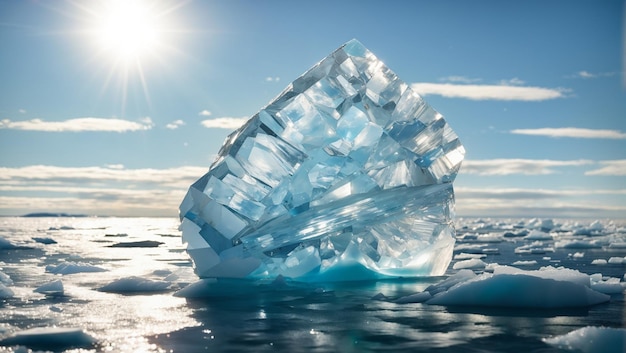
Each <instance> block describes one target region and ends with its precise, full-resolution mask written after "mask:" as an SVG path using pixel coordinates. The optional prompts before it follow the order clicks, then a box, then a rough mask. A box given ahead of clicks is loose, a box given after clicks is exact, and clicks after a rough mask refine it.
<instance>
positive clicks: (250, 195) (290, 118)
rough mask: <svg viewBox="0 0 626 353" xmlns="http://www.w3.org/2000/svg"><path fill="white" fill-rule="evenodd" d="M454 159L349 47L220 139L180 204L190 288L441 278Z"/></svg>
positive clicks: (387, 74)
mask: <svg viewBox="0 0 626 353" xmlns="http://www.w3.org/2000/svg"><path fill="white" fill-rule="evenodd" d="M464 153H465V150H464V149H463V146H462V145H461V143H460V142H459V140H458V138H457V136H456V134H455V133H454V132H453V131H452V129H451V128H450V127H449V126H448V124H447V123H446V122H445V120H444V119H443V117H442V116H441V114H439V113H437V112H436V111H435V110H433V109H432V108H431V107H430V106H429V105H428V104H426V103H425V102H424V100H423V99H422V98H421V97H420V96H418V95H417V94H416V93H414V92H413V91H412V90H411V88H410V87H409V86H408V85H407V84H406V83H404V82H403V81H401V80H400V79H398V77H397V76H396V75H395V74H394V73H393V72H392V71H391V70H389V68H387V67H386V66H385V65H384V64H383V63H382V62H381V61H380V60H378V59H377V58H376V57H375V56H374V55H373V54H372V53H371V52H370V51H368V50H367V49H366V48H365V47H364V46H363V45H362V44H361V43H359V42H358V41H357V40H351V41H349V42H348V43H346V44H345V45H343V46H342V47H340V48H339V49H337V50H336V51H335V52H333V53H332V54H331V55H330V56H328V57H326V58H325V59H324V60H322V61H321V62H320V63H318V64H317V65H315V66H314V67H313V68H311V69H310V70H309V71H307V72H306V73H305V74H304V75H302V76H301V77H299V78H298V79H296V80H295V81H294V82H292V83H291V84H290V85H289V86H288V87H287V88H286V89H285V90H284V91H283V92H282V93H281V94H280V95H279V96H278V97H277V98H276V99H275V100H274V101H272V102H271V103H270V104H269V105H267V106H266V107H265V108H263V109H261V111H259V112H258V113H257V114H255V115H254V116H253V117H252V118H251V119H250V120H248V122H247V123H246V124H245V125H244V126H242V127H241V128H239V129H238V130H236V131H234V132H233V133H232V134H230V135H229V137H228V138H227V139H226V141H225V142H224V145H223V146H222V148H221V150H220V152H219V154H218V157H217V159H216V161H215V162H214V163H213V165H212V166H211V168H210V170H209V172H208V173H207V174H205V175H204V176H203V177H202V178H200V179H199V180H198V181H196V182H195V183H194V184H193V185H191V187H190V188H189V191H188V193H187V195H186V196H185V199H184V200H183V202H182V204H181V205H180V216H181V220H182V225H181V228H182V231H183V241H184V242H185V243H187V252H188V253H189V255H190V256H191V258H192V259H193V262H194V266H195V271H196V273H197V274H198V276H200V277H235V278H271V277H276V276H278V275H282V276H284V277H290V278H294V279H298V280H303V281H316V280H324V281H325V280H359V279H370V278H384V277H398V276H402V277H410V276H429V275H441V274H443V273H444V272H445V270H446V268H447V267H448V265H449V263H450V260H451V258H452V250H453V247H454V228H453V225H452V217H453V208H454V193H453V190H452V181H453V180H454V178H455V177H456V174H457V172H458V170H459V168H460V166H461V161H462V160H463V156H464Z"/></svg>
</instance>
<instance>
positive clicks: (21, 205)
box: [0, 164, 208, 216]
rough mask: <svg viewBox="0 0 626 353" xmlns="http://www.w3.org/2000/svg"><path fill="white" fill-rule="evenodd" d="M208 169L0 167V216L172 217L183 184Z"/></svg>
mask: <svg viewBox="0 0 626 353" xmlns="http://www.w3.org/2000/svg"><path fill="white" fill-rule="evenodd" d="M207 171H208V167H195V166H183V167H178V168H167V169H148V168H144V169H125V168H124V166H123V165H117V164H113V165H108V166H106V167H57V166H44V165H32V166H25V167H19V168H0V192H2V194H0V214H13V215H15V214H24V213H28V212H36V211H55V212H69V213H88V214H98V215H127V216H131V215H137V216H141V215H144V216H145V215H149V216H175V215H176V214H177V212H178V211H177V209H178V205H179V204H180V202H181V201H182V199H183V197H184V194H185V192H186V191H187V188H188V187H189V186H190V185H191V184H192V183H193V182H194V181H196V180H197V179H198V178H200V177H201V176H202V175H204V173H206V172H207ZM155 200H156V201H155Z"/></svg>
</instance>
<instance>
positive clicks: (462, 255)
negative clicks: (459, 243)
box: [454, 252, 487, 261]
mask: <svg viewBox="0 0 626 353" xmlns="http://www.w3.org/2000/svg"><path fill="white" fill-rule="evenodd" d="M484 257H487V255H485V254H469V253H466V252H462V253H460V254H456V255H454V259H455V260H459V261H460V260H469V259H482V258H484Z"/></svg>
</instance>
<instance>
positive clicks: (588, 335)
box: [543, 326, 626, 353]
mask: <svg viewBox="0 0 626 353" xmlns="http://www.w3.org/2000/svg"><path fill="white" fill-rule="evenodd" d="M543 341H544V342H545V343H547V344H549V345H551V346H555V347H557V348H559V349H565V350H570V351H576V352H580V353H600V352H601V353H623V352H625V351H626V329H624V328H611V327H597V326H586V327H583V328H579V329H577V330H574V331H572V332H570V333H567V334H565V335H560V336H555V337H550V338H544V339H543Z"/></svg>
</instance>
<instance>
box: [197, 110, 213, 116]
mask: <svg viewBox="0 0 626 353" xmlns="http://www.w3.org/2000/svg"><path fill="white" fill-rule="evenodd" d="M198 115H200V116H211V112H210V111H208V110H206V109H205V110H203V111H201V112H200V113H198Z"/></svg>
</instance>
